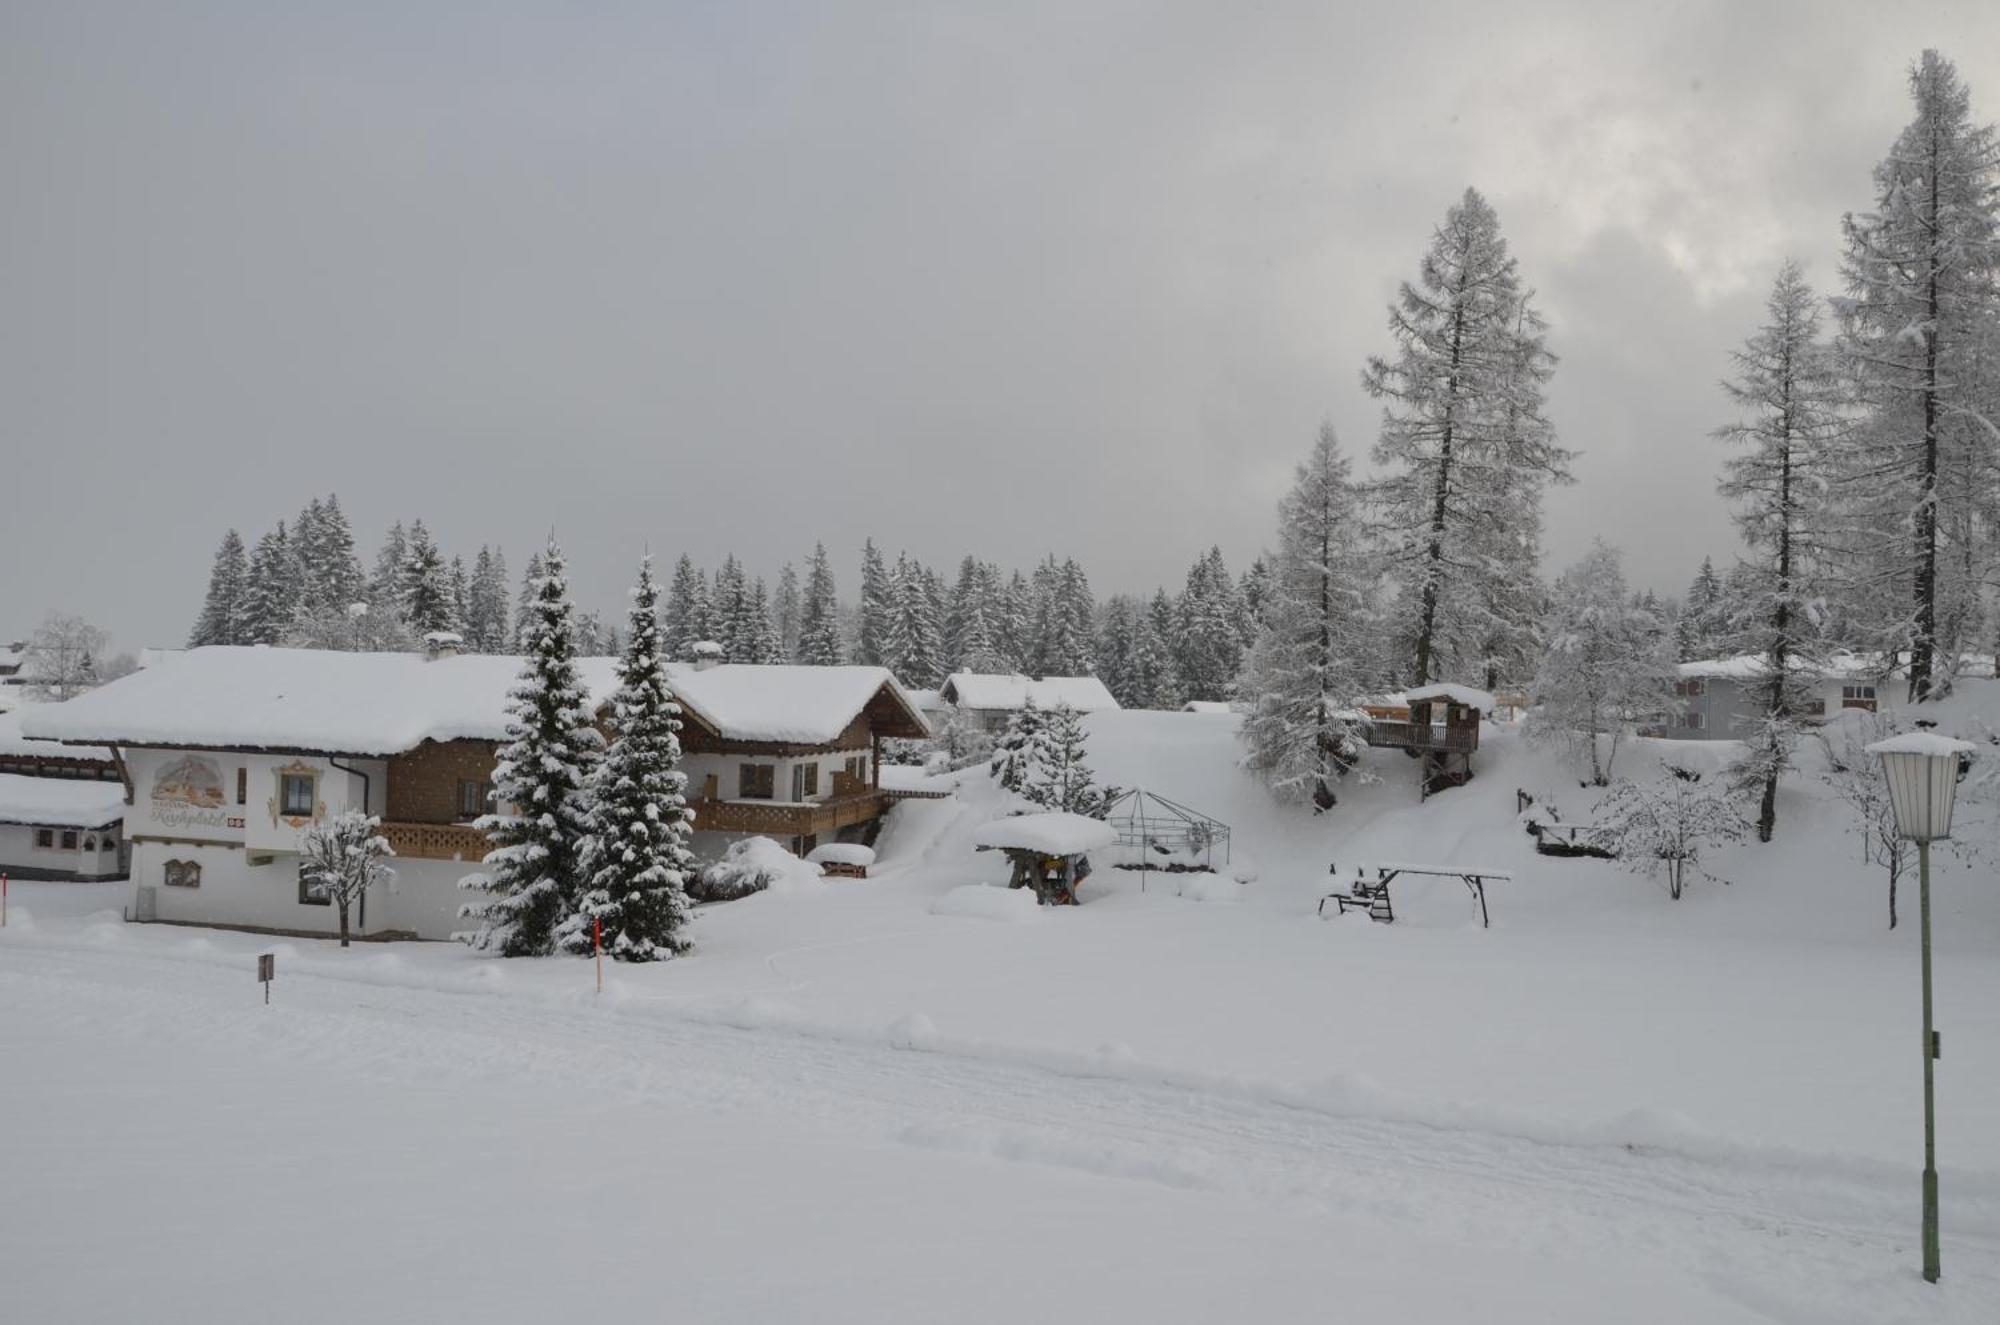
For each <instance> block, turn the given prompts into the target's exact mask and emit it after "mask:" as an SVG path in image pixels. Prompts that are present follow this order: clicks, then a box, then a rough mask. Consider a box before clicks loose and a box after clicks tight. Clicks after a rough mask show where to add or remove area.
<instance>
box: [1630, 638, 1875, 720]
mask: <svg viewBox="0 0 2000 1325" xmlns="http://www.w3.org/2000/svg"><path fill="white" fill-rule="evenodd" d="M1878 670H1879V669H1878V668H1877V667H1876V666H1875V665H1874V664H1873V663H1871V662H1869V661H1868V660H1866V659H1864V658H1861V657H1859V656H1858V655H1855V654H1851V653H1838V654H1835V655H1834V656H1833V657H1832V658H1830V659H1829V660H1827V663H1826V665H1825V666H1823V667H1809V666H1807V665H1805V664H1800V665H1799V672H1800V676H1801V679H1802V680H1804V681H1805V682H1806V684H1807V686H1808V687H1809V689H1810V691H1811V698H1810V699H1809V700H1808V701H1807V704H1806V710H1805V712H1804V713H1803V714H1801V715H1800V716H1801V717H1802V718H1803V719H1805V720H1806V721H1808V722H1814V721H1821V722H1823V721H1825V720H1826V719H1828V718H1829V717H1832V716H1836V715H1838V714H1840V713H1843V712H1846V711H1848V710H1850V709H1859V710H1862V711H1864V712H1868V713H1873V712H1875V711H1876V708H1877V705H1878V703H1879V702H1880V701H1879V693H1878V686H1879V685H1880V679H1879V677H1878V675H1877V672H1878ZM1767 675H1769V670H1768V664H1767V663H1766V662H1765V660H1764V657H1763V655H1761V654H1755V653H1745V654H1739V655H1737V656H1735V657H1733V658H1705V659H1701V660H1698V661H1695V662H1684V663H1682V664H1680V667H1679V674H1678V676H1677V677H1676V678H1675V681H1674V704H1673V708H1672V709H1671V710H1669V711H1668V713H1667V715H1666V720H1665V721H1664V722H1663V723H1662V724H1661V726H1660V728H1659V733H1658V734H1659V735H1661V736H1664V737H1667V738H1669V739H1671V740H1677V741H1739V740H1742V739H1743V738H1744V737H1745V736H1747V735H1748V734H1749V733H1750V732H1751V730H1752V729H1753V728H1755V726H1756V725H1757V723H1758V722H1760V721H1762V719H1763V713H1764V698H1763V696H1762V695H1761V694H1759V693H1758V687H1759V686H1760V685H1762V684H1763V682H1764V679H1765V677H1766V676H1767Z"/></svg>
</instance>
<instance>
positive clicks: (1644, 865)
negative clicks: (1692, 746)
mask: <svg viewBox="0 0 2000 1325" xmlns="http://www.w3.org/2000/svg"><path fill="white" fill-rule="evenodd" d="M1665 771H1666V774H1667V776H1666V777H1663V778H1659V779H1656V780H1654V781H1651V782H1620V783H1618V784H1617V785H1615V786H1614V787H1613V788H1612V789H1611V794H1610V795H1608V796H1606V797H1605V798H1604V799H1603V800H1602V801H1600V802H1599V803H1598V806H1597V811H1596V819H1597V823H1598V825H1599V826H1601V828H1602V829H1603V835H1604V836H1603V840H1605V841H1607V842H1609V843H1610V844H1611V845H1612V847H1613V849H1614V850H1616V851H1617V853H1618V860H1619V863H1620V864H1622V865H1624V866H1625V867H1626V868H1627V869H1629V870H1632V871H1634V872H1635V873H1639V874H1645V875H1649V876H1652V875H1660V874H1664V875H1665V876H1666V881H1667V896H1669V897H1671V898H1673V899H1674V900H1675V901H1679V900H1680V896H1681V893H1682V892H1684V891H1685V890H1686V887H1687V876H1688V874H1689V872H1690V871H1692V872H1693V873H1695V874H1698V875H1700V876H1701V877H1703V878H1705V879H1710V880H1713V881H1715V882H1717V883H1726V882H1727V880H1725V879H1717V878H1716V877H1715V876H1714V875H1713V874H1710V873H1709V872H1708V871H1707V870H1706V869H1704V868H1703V867H1702V864H1701V853H1702V851H1703V849H1704V848H1706V847H1708V846H1710V845H1716V844H1720V843H1724V842H1734V841H1736V840H1737V839H1738V838H1740V837H1742V836H1743V830H1744V823H1743V816H1742V815H1740V814H1738V813H1737V811H1736V806H1735V805H1734V804H1733V803H1732V802H1731V801H1730V799H1729V796H1728V794H1727V791H1726V789H1724V788H1721V787H1715V786H1705V785H1703V783H1702V779H1701V774H1699V773H1696V772H1694V771H1692V770H1690V769H1686V768H1676V767H1674V766H1672V765H1669V766H1668V767H1667V768H1666V770H1665Z"/></svg>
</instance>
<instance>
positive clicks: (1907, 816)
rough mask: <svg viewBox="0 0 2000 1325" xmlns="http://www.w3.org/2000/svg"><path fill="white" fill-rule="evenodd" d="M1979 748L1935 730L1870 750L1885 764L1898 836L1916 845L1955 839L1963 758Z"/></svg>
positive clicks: (1880, 743)
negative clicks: (1953, 819) (1954, 817)
mask: <svg viewBox="0 0 2000 1325" xmlns="http://www.w3.org/2000/svg"><path fill="white" fill-rule="evenodd" d="M1975 748H1976V747H1975V746H1974V745H1973V744H1972V743H1971V742H1969V741H1959V740H1954V739H1952V738H1951V737H1949V736H1939V735H1938V734H1937V733H1935V732H1910V733H1908V734H1907V735H1904V736H1892V737H1890V738H1889V739H1888V740H1886V741H1877V742H1875V743H1874V744H1873V745H1870V746H1869V747H1868V753H1869V754H1872V755H1874V756H1876V757H1877V758H1879V759H1880V760H1881V761H1882V775H1883V776H1884V777H1885V778H1887V779H1888V781H1889V803H1890V805H1891V806H1892V807H1893V808H1894V810H1895V812H1896V832H1897V834H1898V835H1899V836H1901V837H1906V838H1908V839H1910V840H1911V841H1912V842H1937V841H1942V840H1943V839H1945V838H1948V837H1950V836H1951V812H1952V809H1953V807H1954V805H1955V804H1956V802H1957V800H1958V779H1959V775H1960V772H1961V770H1962V769H1963V767H1964V759H1965V756H1967V755H1969V754H1971V753H1972V752H1973V750H1974V749H1975Z"/></svg>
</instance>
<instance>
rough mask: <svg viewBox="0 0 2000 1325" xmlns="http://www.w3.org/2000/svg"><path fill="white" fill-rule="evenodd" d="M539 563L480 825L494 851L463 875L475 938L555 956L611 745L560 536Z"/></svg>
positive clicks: (578, 882)
mask: <svg viewBox="0 0 2000 1325" xmlns="http://www.w3.org/2000/svg"><path fill="white" fill-rule="evenodd" d="M539 560H540V565H541V569H542V579H541V583H540V584H539V585H538V586H537V588H536V592H535V598H534V601H533V602H532V603H530V604H529V606H528V611H527V612H526V613H525V615H524V617H523V620H522V622H521V629H522V643H523V645H524V646H525V652H526V654H527V656H526V658H525V659H524V661H523V664H522V670H521V679H520V680H519V681H518V682H517V683H516V684H515V686H514V689H513V690H512V691H511V692H510V693H509V702H508V712H509V719H508V723H507V741H506V744H504V745H502V746H501V747H500V759H499V764H498V766H497V767H496V768H495V769H494V771H493V785H494V799H495V800H496V801H497V802H498V805H497V807H496V809H495V811H494V812H493V813H492V814H488V815H484V816H482V817H481V818H479V819H478V820H477V821H476V826H477V827H479V828H481V829H483V830H484V831H485V833H486V835H487V837H488V839H489V840H491V841H492V842H493V844H494V845H493V850H492V851H490V852H488V853H487V855H486V859H485V860H484V861H483V862H482V864H483V866H484V868H483V869H481V870H480V871H479V872H478V873H476V874H469V875H467V876H466V877H465V878H463V879H461V880H460V881H459V886H460V887H461V888H465V889H468V890H470V891H472V892H474V893H476V894H478V895H479V896H478V898H477V900H474V901H471V902H468V903H466V905H465V906H464V907H462V908H461V909H460V911H459V914H460V915H461V916H464V917H465V918H467V919H470V920H477V921H478V922H479V928H478V929H477V930H475V931H473V932H472V933H471V934H469V935H468V936H467V941H468V942H470V943H471V944H472V946H473V947H475V948H479V949H482V950H485V951H489V952H497V953H499V954H500V955H501V956H503V957H529V956H534V957H538V956H544V955H546V954H548V953H549V952H552V951H553V950H554V948H555V939H556V927H557V926H558V925H559V924H561V923H562V920H563V918H564V916H566V915H567V914H568V913H569V911H570V910H571V909H572V907H573V906H574V905H575V903H576V900H577V898H578V897H579V896H580V895H581V894H582V892H583V889H584V873H583V861H582V857H583V844H584V841H585V839H586V838H587V836H588V835H589V832H590V820H589V815H588V809H589V806H588V802H587V798H586V797H585V794H584V788H585V786H586V784H587V783H588V782H589V780H590V777H591V774H592V771H593V770H594V769H595V767H596V765H597V761H598V760H599V759H600V758H601V757H602V754H603V746H604V742H603V738H602V737H601V736H600V735H599V734H598V731H597V728H596V727H595V726H594V725H593V723H592V716H591V712H590V697H589V695H588V693H587V692H586V691H585V690H584V687H583V679H582V677H581V676H580V675H579V674H578V671H577V665H576V643H575V640H576V624H575V616H574V610H573V609H572V608H571V606H570V601H569V583H568V581H567V580H566V579H565V578H564V576H563V570H564V562H563V555H562V549H561V548H560V547H558V546H557V545H556V541H555V539H554V538H553V537H551V538H550V539H549V545H548V550H547V551H546V552H544V553H543V554H541V557H540V559H539Z"/></svg>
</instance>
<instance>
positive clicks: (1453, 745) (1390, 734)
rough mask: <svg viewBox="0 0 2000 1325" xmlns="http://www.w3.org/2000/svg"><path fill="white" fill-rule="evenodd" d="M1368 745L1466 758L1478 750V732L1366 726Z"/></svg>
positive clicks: (1410, 724)
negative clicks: (1444, 752)
mask: <svg viewBox="0 0 2000 1325" xmlns="http://www.w3.org/2000/svg"><path fill="white" fill-rule="evenodd" d="M1367 730H1368V744H1370V745H1377V746H1382V747H1384V748H1385V749H1390V750H1446V751H1450V752H1451V753H1454V754H1470V753H1471V752H1472V751H1474V750H1477V749H1478V748H1479V728H1477V727H1446V726H1440V725H1439V724H1437V723H1430V722H1382V721H1379V720H1378V721H1376V722H1371V723H1369V724H1368V729H1367Z"/></svg>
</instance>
